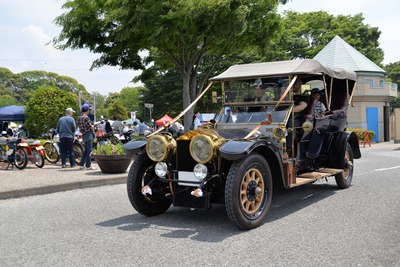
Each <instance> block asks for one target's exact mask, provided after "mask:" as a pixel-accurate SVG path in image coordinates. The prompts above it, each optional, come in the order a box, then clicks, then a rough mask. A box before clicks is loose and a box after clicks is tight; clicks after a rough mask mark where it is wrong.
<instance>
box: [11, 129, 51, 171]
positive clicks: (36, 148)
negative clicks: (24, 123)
mask: <svg viewBox="0 0 400 267" xmlns="http://www.w3.org/2000/svg"><path fill="white" fill-rule="evenodd" d="M17 134H18V136H19V134H20V132H18V133H17ZM20 146H21V147H22V148H23V149H24V150H25V151H26V154H27V156H28V160H29V161H31V162H32V163H33V164H35V165H36V167H38V168H42V167H43V166H44V147H43V146H42V144H40V141H39V140H28V139H25V138H21V143H20Z"/></svg>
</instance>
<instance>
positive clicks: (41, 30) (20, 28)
mask: <svg viewBox="0 0 400 267" xmlns="http://www.w3.org/2000/svg"><path fill="white" fill-rule="evenodd" d="M64 3H65V0H0V32H1V35H0V66H1V67H5V68H8V69H10V70H11V71H13V72H14V73H20V72H23V71H28V70H43V71H49V72H55V73H58V74H60V75H66V76H70V77H72V78H74V79H76V80H77V81H78V82H79V83H80V84H82V85H84V86H85V87H86V89H87V90H88V91H89V92H99V93H101V94H103V95H107V94H108V93H109V92H118V91H120V90H121V89H122V88H123V87H126V86H135V84H133V83H132V82H131V80H132V78H133V77H134V76H136V75H137V74H138V72H135V71H132V70H124V71H122V70H119V68H118V67H109V66H105V67H102V68H100V69H95V70H93V71H89V68H90V66H91V63H92V62H93V61H94V60H95V59H96V58H98V55H95V54H92V53H90V52H89V51H87V50H73V51H71V50H68V51H59V50H57V49H55V48H53V47H52V46H51V45H48V43H49V42H50V41H51V40H52V38H54V37H55V36H57V35H58V34H59V32H60V28H58V27H57V26H56V25H54V23H53V20H54V18H55V17H56V16H58V15H60V14H62V12H65V10H62V9H61V6H62V5H63V4H64ZM316 3H318V5H316ZM399 3H400V1H398V0H381V1H377V0H374V1H372V0H363V1H361V0H359V1H349V0H334V1H332V0H319V1H312V0H291V1H290V2H289V3H288V4H287V5H285V6H283V7H280V8H279V10H280V11H283V10H286V9H291V10H295V11H298V12H310V11H319V10H325V11H327V12H329V13H330V14H333V15H339V14H342V15H354V14H357V13H363V15H364V18H365V20H364V22H365V23H367V24H369V25H370V26H372V27H379V29H380V30H381V31H382V34H381V37H380V45H381V48H382V49H383V50H384V52H385V59H384V61H383V63H385V64H388V63H392V62H397V61H400V54H399V52H398V47H399V44H400V34H399V33H398V29H397V27H398V26H399V25H400V16H399V15H398V14H400V4H399Z"/></svg>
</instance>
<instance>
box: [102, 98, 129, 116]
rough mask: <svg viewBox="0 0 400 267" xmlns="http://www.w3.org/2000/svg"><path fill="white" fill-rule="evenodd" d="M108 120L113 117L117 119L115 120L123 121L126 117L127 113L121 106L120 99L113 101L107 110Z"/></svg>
mask: <svg viewBox="0 0 400 267" xmlns="http://www.w3.org/2000/svg"><path fill="white" fill-rule="evenodd" d="M107 112H108V118H110V119H113V118H114V116H116V117H117V120H125V119H126V118H127V116H128V111H127V110H126V108H125V107H124V105H123V104H122V102H121V100H120V99H116V100H114V102H112V103H111V105H110V106H109V107H108V109H107Z"/></svg>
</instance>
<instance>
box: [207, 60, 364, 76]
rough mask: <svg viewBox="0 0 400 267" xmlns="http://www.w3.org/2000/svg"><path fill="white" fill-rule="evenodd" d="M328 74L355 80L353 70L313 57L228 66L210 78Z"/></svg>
mask: <svg viewBox="0 0 400 267" xmlns="http://www.w3.org/2000/svg"><path fill="white" fill-rule="evenodd" d="M299 74H300V75H301V74H303V75H304V74H305V75H324V74H325V75H329V76H331V77H333V78H336V79H350V80H354V81H356V80H357V74H356V73H355V72H354V71H346V70H343V69H339V68H335V69H332V68H330V67H327V66H323V65H322V64H321V63H319V62H318V61H317V60H315V59H302V60H287V61H274V62H264V63H252V64H240V65H234V66H231V67H229V68H228V69H227V70H226V71H224V72H223V73H221V74H219V75H217V76H215V77H213V78H211V79H210V80H211V81H220V80H237V79H252V78H259V77H267V76H272V77H277V76H286V75H299Z"/></svg>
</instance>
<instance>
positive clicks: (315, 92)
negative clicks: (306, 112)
mask: <svg viewBox="0 0 400 267" xmlns="http://www.w3.org/2000/svg"><path fill="white" fill-rule="evenodd" d="M311 95H312V96H313V97H314V98H315V99H317V103H316V104H315V109H314V114H315V115H317V116H323V115H324V112H325V111H326V107H325V105H324V103H322V102H321V101H319V100H320V99H321V92H320V91H319V89H318V88H313V89H312V90H311Z"/></svg>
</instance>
